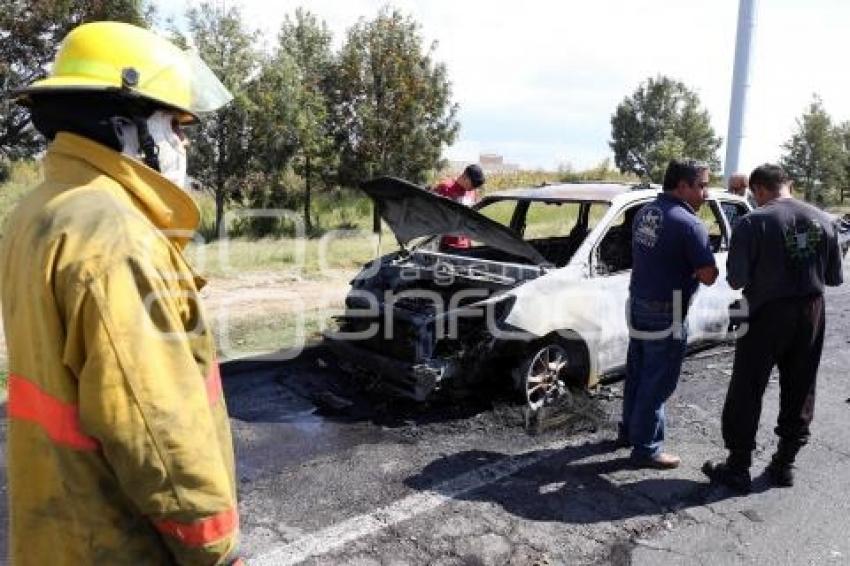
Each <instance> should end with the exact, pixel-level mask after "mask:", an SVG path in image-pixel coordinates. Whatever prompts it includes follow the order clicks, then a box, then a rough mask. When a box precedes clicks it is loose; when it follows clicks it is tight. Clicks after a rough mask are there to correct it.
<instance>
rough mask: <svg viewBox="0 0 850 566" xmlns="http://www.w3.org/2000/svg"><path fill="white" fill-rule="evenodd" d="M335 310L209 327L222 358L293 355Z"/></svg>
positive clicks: (317, 333)
mask: <svg viewBox="0 0 850 566" xmlns="http://www.w3.org/2000/svg"><path fill="white" fill-rule="evenodd" d="M338 314H340V311H339V310H335V309H312V310H306V311H303V312H301V313H297V314H295V313H276V314H272V315H269V316H264V317H262V318H244V319H237V320H234V321H232V322H231V323H230V324H229V325H228V327H227V328H221V327H216V326H214V327H213V334H214V335H215V338H216V344H218V348H219V352H220V354H221V356H222V357H224V358H241V357H246V356H251V355H256V354H260V353H265V352H277V351H280V350H284V351H287V350H288V351H293V352H294V353H296V352H297V351H299V350H300V349H301V348H302V347H304V346H305V345H306V344H307V342H309V341H310V340H311V339H316V338H318V337H319V336H320V334H321V332H322V331H323V330H325V329H327V328H330V327H331V323H332V321H331V318H332V317H333V316H335V315H338Z"/></svg>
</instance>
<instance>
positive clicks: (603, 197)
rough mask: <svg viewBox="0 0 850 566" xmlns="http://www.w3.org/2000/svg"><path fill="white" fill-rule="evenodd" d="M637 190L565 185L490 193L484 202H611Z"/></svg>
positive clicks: (606, 185)
mask: <svg viewBox="0 0 850 566" xmlns="http://www.w3.org/2000/svg"><path fill="white" fill-rule="evenodd" d="M636 189H637V190H639V189H638V188H637V187H636V186H634V185H626V184H622V183H564V184H561V185H546V186H543V187H528V188H523V189H511V190H507V191H498V192H494V193H488V194H487V196H486V197H484V199H482V200H487V201H490V200H501V199H522V200H526V199H528V200H576V201H594V202H611V201H613V200H614V198H615V197H617V196H619V195H622V194H625V193H630V192H632V191H634V190H636Z"/></svg>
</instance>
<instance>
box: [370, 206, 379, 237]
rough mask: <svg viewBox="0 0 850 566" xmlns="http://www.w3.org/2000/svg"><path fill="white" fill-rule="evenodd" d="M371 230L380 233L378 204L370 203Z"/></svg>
mask: <svg viewBox="0 0 850 566" xmlns="http://www.w3.org/2000/svg"><path fill="white" fill-rule="evenodd" d="M372 232H373V233H375V234H380V233H381V215H380V214H378V205H377V204H374V205H372Z"/></svg>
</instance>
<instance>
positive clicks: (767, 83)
mask: <svg viewBox="0 0 850 566" xmlns="http://www.w3.org/2000/svg"><path fill="white" fill-rule="evenodd" d="M216 1H217V2H218V3H220V4H221V3H224V4H225V5H226V6H227V7H230V6H239V7H241V9H242V13H243V15H244V18H245V21H246V24H247V25H248V26H250V27H251V28H253V29H259V30H260V31H262V32H263V35H264V37H265V38H266V41H267V42H268V43H269V44H272V43H273V42H274V41H275V37H276V34H277V31H278V29H279V27H280V24H281V22H282V21H283V18H284V16H285V15H286V14H288V13H293V12H294V11H295V9H296V7H298V6H304V7H305V8H307V9H308V10H310V11H311V12H313V13H314V14H316V15H317V16H318V17H319V18H321V19H323V20H324V21H325V22H326V23H327V24H328V26H329V28H330V29H331V31H332V32H334V35H335V39H336V42H337V44H339V43H341V42H342V40H343V38H344V35H345V31H346V30H347V29H348V28H349V27H350V26H351V25H353V24H354V23H356V22H357V20H358V19H359V18H361V17H365V18H372V17H374V16H375V14H376V13H377V12H378V10H379V9H380V8H381V7H382V6H384V5H386V4H389V5H390V6H393V7H396V8H399V9H400V10H402V12H404V13H406V14H408V15H411V16H412V17H413V18H414V19H416V20H417V21H418V22H419V23H420V24H421V26H422V29H421V31H422V35H423V38H424V39H425V41H426V42H428V43H430V42H431V41H437V42H438V44H437V48H436V58H437V59H438V60H440V61H442V62H444V63H445V64H446V66H447V67H448V71H449V77H450V79H451V81H452V84H453V94H454V100H455V101H456V102H457V103H458V104H459V105H460V110H459V113H458V118H459V121H460V124H461V129H460V133H459V135H458V139H457V140H456V142H455V143H454V144H453V145H452V146H451V147H449V148H446V150H445V156H446V157H447V158H449V159H453V160H465V161H475V160H477V158H478V155H479V153H498V154H501V155H503V156H504V157H505V160H506V161H509V162H514V163H519V164H520V165H521V166H523V167H524V168H543V169H556V168H558V167H559V166H567V165H569V166H572V167H573V168H576V169H581V168H587V167H591V166H594V165H596V164H598V163H599V162H601V161H602V160H604V159H606V158H611V159H612V164H613V154H612V153H611V151H610V148H609V146H608V141H609V140H610V136H611V124H610V120H611V115H612V114H613V112H614V111H615V109H616V107H617V104H619V103H620V102H621V101H622V100H623V98H624V97H626V96H629V95H631V94H632V93H633V92H634V91H635V89H636V88H637V87H638V86H639V85H640V83H641V82H643V81H645V80H646V79H647V78H649V77H654V76H657V75H667V76H669V77H672V78H674V79H677V80H681V81H682V82H684V83H685V84H686V85H687V86H688V87H689V88H691V89H692V90H694V91H696V93H697V94H698V95H699V97H700V100H701V101H702V103H703V105H704V106H705V108H706V109H707V110H708V112H709V114H710V116H711V122H712V125H713V127H714V130H715V132H716V133H717V135H720V136H722V137H723V138H725V137H726V135H727V132H726V130H727V126H728V117H729V99H730V93H731V81H732V68H733V59H734V50H735V32H736V25H737V14H738V0H639V1H638V0H593V1H588V0H581V1H578V0H525V1H519V0H508V1H505V0H394V1H391V2H389V3H388V2H386V1H385V0H344V1H341V0H309V1H308V0H300V1H299V0H277V1H275V2H269V1H268V0H241V1H237V0H216ZM756 2H757V5H758V7H757V13H758V23H757V27H756V31H755V37H754V43H753V55H752V63H751V74H750V84H751V86H750V89H749V94H748V99H747V100H748V103H747V116H746V121H745V135H746V137H745V140H744V143H743V147H742V155H741V160H740V164H741V167H740V168H741V169H742V170H743V171H749V170H751V169H752V168H753V167H755V166H756V165H759V164H761V163H763V162H767V161H775V160H777V159H778V158H779V156H780V155H781V154H782V147H781V145H782V144H783V143H784V142H785V141H787V140H788V139H789V138H790V137H791V135H792V133H793V131H794V128H795V120H796V118H798V117H799V116H800V115H801V114H802V113H803V112H804V111H805V109H806V107H807V106H808V104H809V103H810V102H811V100H812V96H813V94H815V93H817V94H818V95H819V96H820V97H821V98H822V99H823V102H824V105H825V107H826V109H827V111H828V112H829V113H830V114H831V115H832V116H833V118H834V119H835V120H836V121H844V120H850V73H848V72H846V66H847V64H846V57H847V55H848V53H850V33H848V30H847V25H848V23H850V2H848V1H847V0H805V1H804V0H756ZM155 3H156V4H157V5H158V9H159V11H160V14H161V15H163V16H168V15H172V16H176V17H178V18H179V16H180V14H182V13H183V12H184V11H185V9H186V7H187V6H191V5H195V4H197V3H198V2H197V1H196V0H168V1H164V0H157V1H156V2H155ZM724 157H725V144H724V146H723V147H721V149H720V158H721V160H722V159H723V158H724Z"/></svg>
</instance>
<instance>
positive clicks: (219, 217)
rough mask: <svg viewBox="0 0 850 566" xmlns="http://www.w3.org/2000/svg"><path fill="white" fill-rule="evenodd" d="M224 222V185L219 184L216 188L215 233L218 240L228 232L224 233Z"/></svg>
mask: <svg viewBox="0 0 850 566" xmlns="http://www.w3.org/2000/svg"><path fill="white" fill-rule="evenodd" d="M223 222H224V187H222V186H217V187H216V188H215V235H214V236H213V237H214V238H215V239H216V240H218V239H219V238H221V237H222V236H226V234H222V232H221V231H222V224H223Z"/></svg>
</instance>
